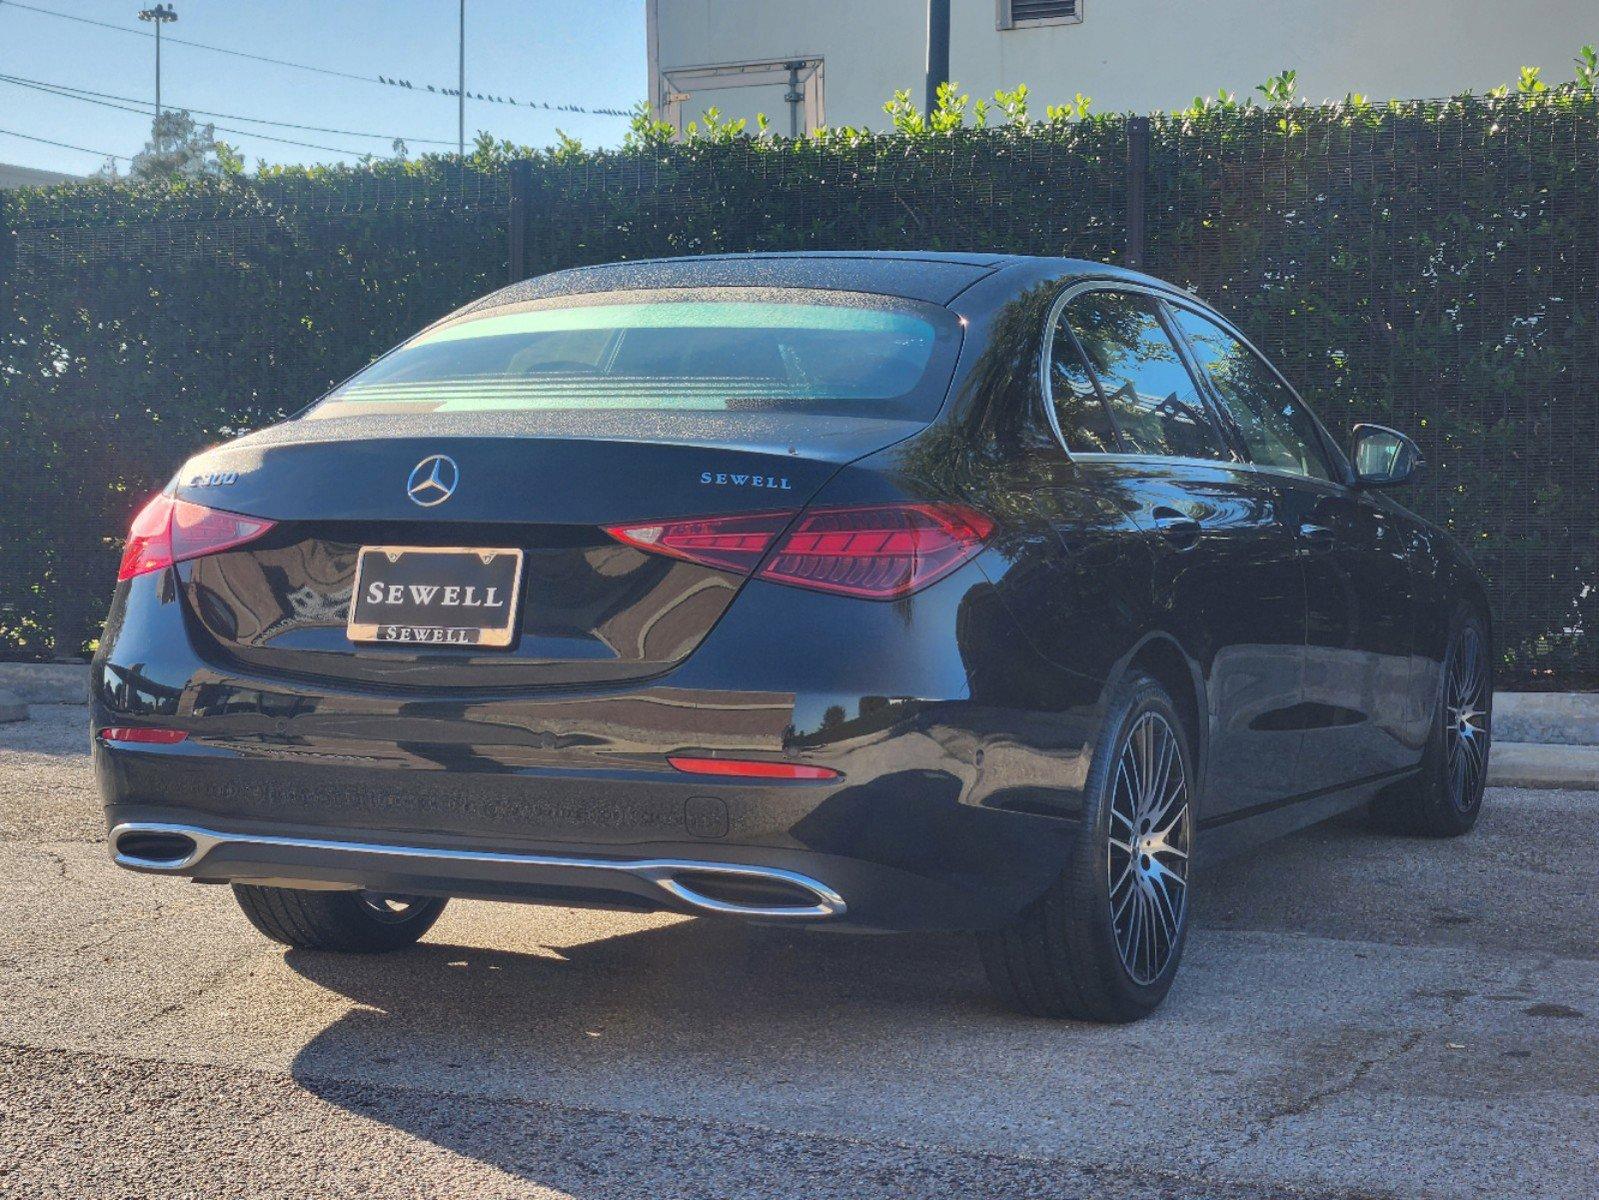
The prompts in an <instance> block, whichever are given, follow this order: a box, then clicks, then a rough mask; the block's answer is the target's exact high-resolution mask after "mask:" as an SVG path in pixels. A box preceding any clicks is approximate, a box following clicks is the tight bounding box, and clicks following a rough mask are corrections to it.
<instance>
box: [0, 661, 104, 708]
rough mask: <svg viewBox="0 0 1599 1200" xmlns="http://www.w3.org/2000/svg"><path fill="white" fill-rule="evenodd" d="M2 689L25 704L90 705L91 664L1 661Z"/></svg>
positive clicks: (0, 686) (0, 677)
mask: <svg viewBox="0 0 1599 1200" xmlns="http://www.w3.org/2000/svg"><path fill="white" fill-rule="evenodd" d="M0 692H10V693H11V694H12V695H13V696H14V697H15V698H16V699H18V700H20V701H21V702H22V703H24V704H87V703H88V702H89V664H87V663H53V662H0Z"/></svg>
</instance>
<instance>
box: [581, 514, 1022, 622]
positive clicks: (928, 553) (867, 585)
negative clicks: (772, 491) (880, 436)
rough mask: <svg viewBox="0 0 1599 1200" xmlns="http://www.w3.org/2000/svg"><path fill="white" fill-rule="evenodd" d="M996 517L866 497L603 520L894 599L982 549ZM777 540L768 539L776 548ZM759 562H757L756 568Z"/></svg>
mask: <svg viewBox="0 0 1599 1200" xmlns="http://www.w3.org/2000/svg"><path fill="white" fill-rule="evenodd" d="M993 530H994V522H993V521H992V520H990V519H989V518H988V517H987V516H985V515H984V514H982V513H980V512H978V511H977V510H976V509H972V508H967V507H966V506H965V505H962V504H934V503H928V504H873V505H867V506H861V507H852V508H820V509H814V510H811V511H808V512H806V513H804V514H802V515H801V516H800V517H799V519H798V520H795V519H794V516H793V514H791V513H751V514H745V515H741V516H737V517H707V518H704V519H702V520H694V521H660V522H656V523H653V524H649V525H624V526H616V527H614V528H611V529H607V530H606V532H607V533H609V534H610V535H611V536H612V537H614V538H616V539H617V540H618V541H622V542H626V543H627V544H628V545H630V546H635V547H637V548H638V549H640V550H648V551H651V552H652V553H655V554H667V555H671V556H672V557H673V558H682V559H687V560H688V561H690V562H697V563H703V564H705V565H706V566H711V567H720V568H722V569H724V570H730V571H737V572H738V573H740V574H742V575H748V574H750V573H752V572H753V573H754V574H755V575H756V576H757V577H758V578H760V579H770V580H772V581H773V582H774V583H786V584H789V585H791V586H793V587H802V588H810V589H812V590H815V591H823V592H837V593H840V594H843V595H846V596H859V597H861V598H863V599H867V600H895V599H898V598H899V597H901V596H908V595H910V594H911V593H912V592H915V591H918V590H920V589H921V588H924V587H926V586H927V585H928V584H930V583H933V582H934V581H935V580H938V579H942V578H943V577H944V576H945V575H948V574H949V573H950V572H951V571H953V570H954V569H955V568H956V567H958V566H960V564H961V563H963V562H965V561H966V560H967V559H969V558H971V557H972V555H974V554H976V553H977V552H978V551H979V550H981V549H982V547H983V543H984V542H985V541H987V540H988V536H989V534H991V533H992V532H993ZM774 547H775V548H774ZM757 568H758V569H757Z"/></svg>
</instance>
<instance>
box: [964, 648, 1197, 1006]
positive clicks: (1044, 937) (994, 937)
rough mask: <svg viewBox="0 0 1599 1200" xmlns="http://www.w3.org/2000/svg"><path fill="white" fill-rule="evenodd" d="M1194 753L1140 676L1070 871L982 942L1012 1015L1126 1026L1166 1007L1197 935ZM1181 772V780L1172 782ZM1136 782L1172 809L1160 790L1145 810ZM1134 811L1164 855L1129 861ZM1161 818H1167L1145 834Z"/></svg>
mask: <svg viewBox="0 0 1599 1200" xmlns="http://www.w3.org/2000/svg"><path fill="white" fill-rule="evenodd" d="M1193 745H1194V738H1193V733H1192V731H1191V730H1190V729H1188V727H1187V725H1186V723H1185V722H1184V721H1183V719H1182V717H1181V716H1180V715H1179V713H1178V712H1177V709H1176V707H1175V706H1174V705H1173V704H1172V700H1171V697H1170V696H1168V695H1167V694H1166V692H1165V690H1164V689H1163V688H1162V687H1161V685H1160V684H1159V683H1157V682H1156V681H1155V680H1154V679H1152V678H1150V677H1149V676H1147V675H1142V674H1133V675H1131V676H1129V677H1128V678H1127V679H1125V680H1124V681H1123V682H1122V683H1121V684H1120V685H1119V686H1118V687H1117V688H1116V691H1115V693H1114V694H1113V695H1112V697H1111V701H1110V704H1109V705H1108V711H1107V713H1106V718H1105V722H1104V725H1103V727H1102V729H1101V731H1100V736H1099V741H1098V743H1097V744H1096V745H1095V747H1094V756H1093V764H1092V767H1091V768H1090V770H1089V775H1088V781H1087V785H1086V786H1085V788H1084V790H1083V804H1084V809H1083V821H1082V826H1081V832H1080V835H1079V837H1078V838H1077V841H1076V846H1075V848H1074V849H1073V852H1072V858H1071V861H1070V862H1069V863H1068V864H1067V865H1066V868H1065V869H1064V870H1063V871H1062V872H1061V875H1060V877H1059V878H1058V879H1057V880H1056V881H1055V883H1054V884H1053V885H1052V886H1051V887H1050V889H1049V891H1048V892H1046V893H1045V894H1044V896H1043V897H1042V898H1041V899H1039V900H1038V901H1036V902H1035V903H1034V904H1033V905H1032V906H1031V907H1029V908H1028V909H1027V911H1025V912H1024V913H1023V914H1022V916H1021V917H1020V918H1019V919H1018V920H1017V921H1016V922H1015V924H1013V925H1012V926H1010V927H1009V928H1008V929H1004V930H1001V931H999V932H994V933H983V934H979V935H978V943H979V948H980V950H981V953H982V958H983V967H984V970H985V971H986V972H987V975H988V979H989V982H990V984H992V985H993V988H994V990H995V992H996V993H998V995H999V998H1000V999H1001V1000H1002V1001H1003V1002H1004V1003H1005V1004H1006V1005H1008V1006H1009V1007H1011V1008H1014V1009H1016V1010H1018V1011H1019V1012H1023V1013H1027V1014H1029V1015H1032V1016H1038V1017H1069V1018H1074V1019H1076V1020H1083V1021H1103V1022H1115V1023H1120V1022H1126V1021H1136V1020H1138V1019H1139V1018H1140V1017H1144V1016H1147V1015H1148V1014H1149V1013H1150V1012H1152V1011H1153V1010H1154V1009H1155V1008H1156V1007H1157V1006H1158V1005H1159V1004H1160V1002H1161V1001H1162V1000H1164V999H1165V997H1166V993H1167V992H1168V991H1169V990H1171V984H1172V979H1173V978H1174V977H1175V975H1176V973H1177V967H1178V964H1179V963H1180V962H1181V960H1182V952H1183V943H1184V941H1185V940H1186V938H1187V935H1188V914H1189V909H1190V907H1191V906H1190V904H1189V903H1188V859H1189V855H1191V854H1192V852H1193V829H1194V818H1195V805H1194V803H1193V800H1194V795H1193V784H1192V781H1193V779H1194V778H1195V773H1194V756H1193V750H1192V747H1193ZM1151 746H1154V747H1156V749H1155V750H1154V752H1153V754H1151V753H1149V750H1150V747H1151ZM1166 747H1169V752H1170V757H1169V759H1168V758H1166V757H1165V756H1166V753H1167V751H1166V749H1165V748H1166ZM1129 753H1130V754H1131V755H1132V756H1133V758H1132V760H1131V761H1129V760H1127V758H1126V756H1127V755H1128V754H1129ZM1151 759H1152V760H1153V761H1155V762H1157V763H1159V762H1165V763H1166V766H1167V770H1166V771H1165V773H1164V774H1162V771H1161V769H1160V768H1159V767H1156V769H1155V770H1153V771H1145V770H1142V769H1141V768H1140V766H1139V764H1140V763H1141V762H1143V761H1148V760H1151ZM1176 770H1180V772H1181V775H1180V779H1176V780H1173V779H1172V772H1173V771H1176ZM1134 771H1138V772H1139V774H1140V775H1150V776H1154V777H1157V778H1164V779H1166V780H1167V781H1168V782H1167V786H1166V791H1167V798H1166V800H1165V802H1164V808H1162V807H1161V805H1162V801H1161V800H1160V799H1159V798H1158V797H1157V796H1154V793H1155V792H1156V791H1157V788H1158V787H1159V785H1153V786H1151V787H1150V788H1149V789H1147V791H1148V792H1149V793H1150V796H1149V798H1148V799H1147V800H1146V801H1145V802H1144V804H1143V805H1142V806H1141V805H1140V802H1139V800H1138V799H1137V797H1138V795H1139V794H1140V792H1141V791H1142V790H1144V789H1140V788H1139V787H1138V785H1137V784H1136V783H1134V782H1133V772H1134ZM1129 811H1130V812H1131V813H1132V816H1133V820H1134V821H1135V822H1136V824H1137V826H1138V827H1139V836H1143V837H1149V836H1151V834H1161V833H1162V832H1163V831H1164V836H1163V837H1160V838H1159V840H1158V842H1146V843H1144V845H1145V846H1146V847H1147V846H1152V845H1156V844H1158V845H1161V846H1164V847H1166V848H1165V849H1161V850H1155V851H1153V853H1152V854H1141V855H1134V854H1131V853H1130V851H1131V850H1133V849H1135V848H1136V846H1137V844H1136V843H1134V842H1133V841H1132V838H1131V837H1129V836H1128V833H1129V829H1128V825H1129V821H1128V816H1127V815H1126V814H1127V813H1128V812H1129ZM1150 813H1154V814H1155V815H1156V816H1157V818H1158V819H1157V821H1156V823H1155V825H1154V827H1153V829H1150V830H1149V831H1148V832H1145V831H1144V817H1146V816H1148V815H1149V814H1150ZM1163 821H1164V822H1166V824H1164V825H1162V824H1161V822H1163ZM1123 838H1127V841H1126V842H1123V841H1122V839H1123ZM1150 863H1154V864H1155V866H1148V865H1147V864H1150ZM1113 905H1114V907H1113ZM1135 909H1136V910H1137V911H1138V913H1139V914H1140V918H1139V919H1140V920H1141V921H1142V922H1147V924H1140V925H1139V926H1138V927H1137V928H1138V929H1141V930H1143V931H1144V932H1146V933H1148V934H1149V939H1148V941H1147V942H1146V941H1144V940H1143V939H1142V938H1140V937H1139V936H1138V935H1137V933H1136V932H1135V930H1134V927H1133V926H1132V924H1131V923H1132V922H1133V921H1134V920H1135V918H1134V917H1133V915H1132V914H1133V912H1134V910H1135ZM1173 918H1175V919H1173ZM1157 921H1158V924H1157ZM1146 945H1147V946H1148V948H1149V951H1150V953H1149V954H1147V955H1146V954H1145V953H1143V952H1142V949H1141V948H1142V947H1144V946H1146ZM1134 947H1139V949H1133V948H1134ZM1129 949H1132V953H1129V952H1128V951H1129Z"/></svg>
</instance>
